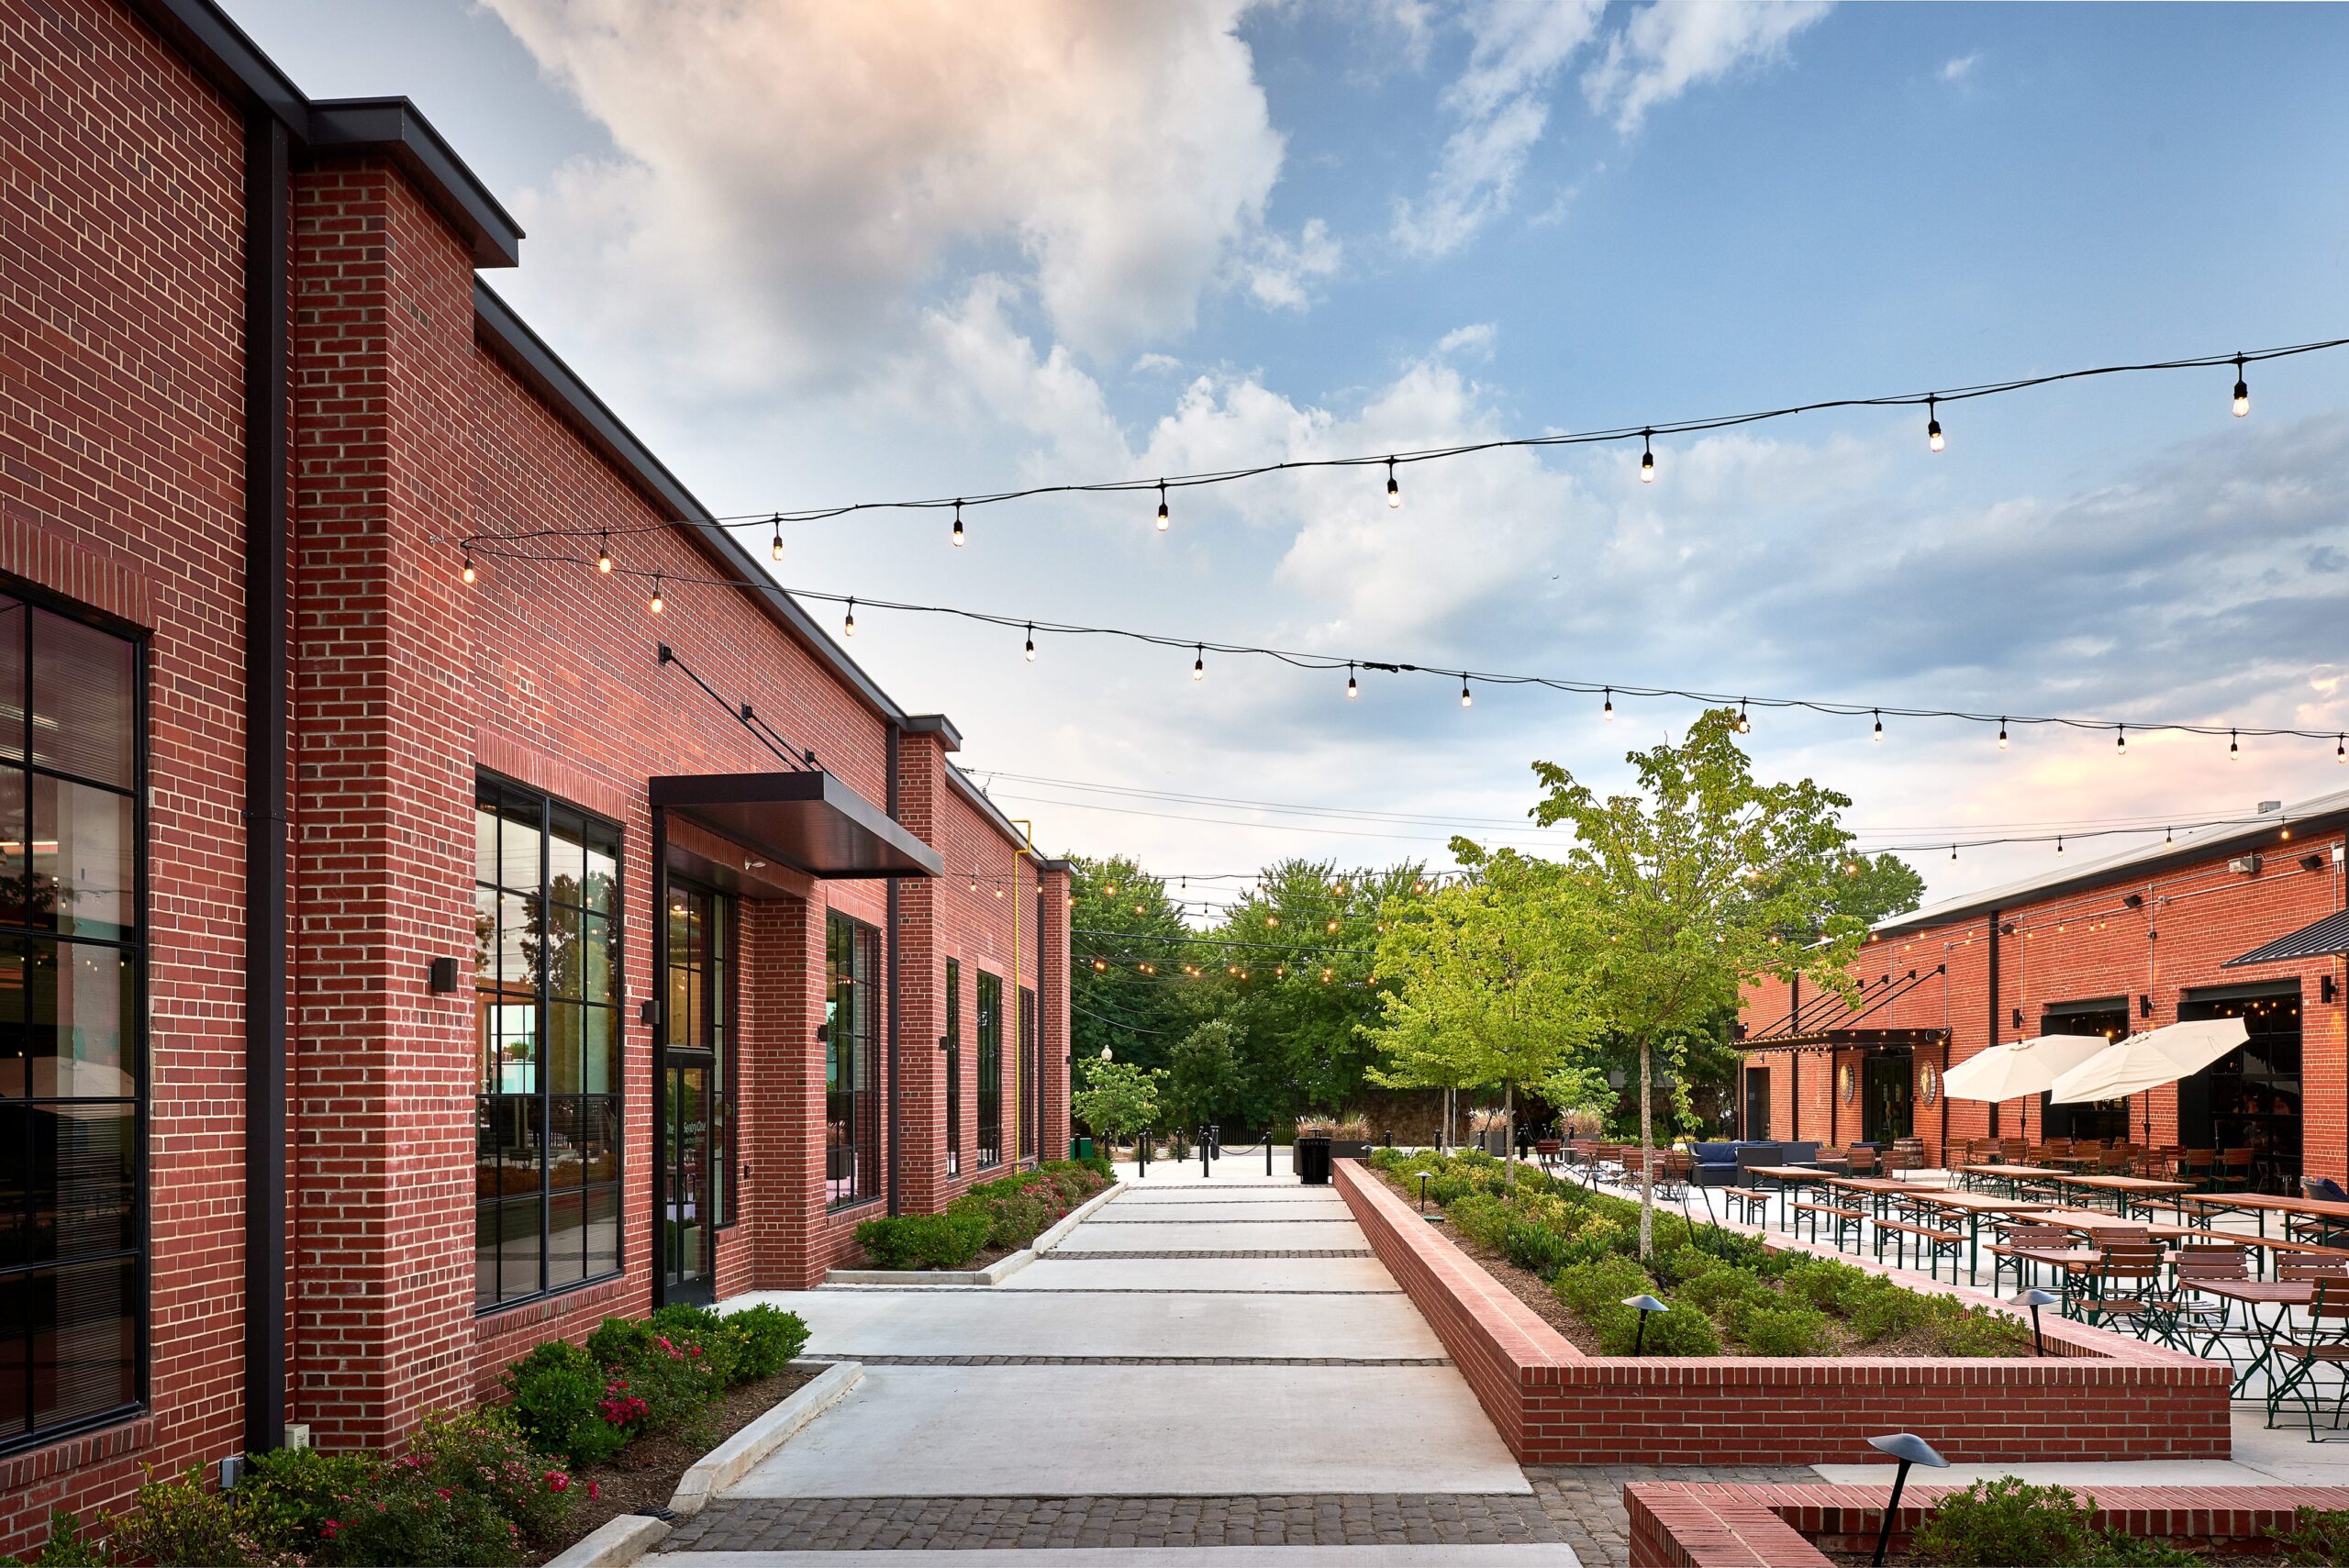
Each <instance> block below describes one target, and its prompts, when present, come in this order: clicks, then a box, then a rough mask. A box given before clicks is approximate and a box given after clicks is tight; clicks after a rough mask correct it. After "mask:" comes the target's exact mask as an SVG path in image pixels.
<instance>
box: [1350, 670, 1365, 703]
mask: <svg viewBox="0 0 2349 1568" xmlns="http://www.w3.org/2000/svg"><path fill="white" fill-rule="evenodd" d="M1361 696H1362V687H1361V686H1360V685H1359V684H1357V683H1356V682H1355V680H1354V667H1353V665H1352V664H1348V665H1347V666H1346V700H1347V701H1348V702H1354V701H1357V700H1358V699H1360V697H1361Z"/></svg>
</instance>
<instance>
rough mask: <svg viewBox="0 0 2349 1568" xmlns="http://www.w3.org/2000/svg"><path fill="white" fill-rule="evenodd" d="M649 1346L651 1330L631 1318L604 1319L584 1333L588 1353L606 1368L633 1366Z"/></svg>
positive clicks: (642, 1357) (598, 1364) (597, 1363)
mask: <svg viewBox="0 0 2349 1568" xmlns="http://www.w3.org/2000/svg"><path fill="white" fill-rule="evenodd" d="M651 1346H652V1329H651V1327H650V1326H648V1325H646V1324H644V1323H640V1322H639V1321H637V1320H636V1319H635V1318H605V1319H604V1320H603V1321H602V1322H601V1323H599V1324H597V1325H596V1331H595V1332H594V1333H592V1334H590V1335H588V1336H587V1353H588V1354H589V1355H590V1356H592V1357H594V1358H595V1362H596V1365H597V1366H600V1367H604V1368H606V1369H607V1370H608V1369H610V1368H612V1367H625V1366H634V1365H635V1364H636V1363H637V1362H640V1361H642V1360H643V1359H644V1357H645V1354H646V1352H647V1351H650V1350H651Z"/></svg>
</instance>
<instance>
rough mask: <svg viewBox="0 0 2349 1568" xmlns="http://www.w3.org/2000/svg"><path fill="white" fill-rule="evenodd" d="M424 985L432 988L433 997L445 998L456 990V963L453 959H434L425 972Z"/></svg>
mask: <svg viewBox="0 0 2349 1568" xmlns="http://www.w3.org/2000/svg"><path fill="white" fill-rule="evenodd" d="M425 984H428V985H429V986H430V987H431V988H432V993H433V995H437V996H446V995H451V993H453V992H454V991H455V990H456V989H457V961H456V960H455V959H453V958H436V959H434V960H433V961H432V963H431V965H430V967H429V969H427V970H426V972H425Z"/></svg>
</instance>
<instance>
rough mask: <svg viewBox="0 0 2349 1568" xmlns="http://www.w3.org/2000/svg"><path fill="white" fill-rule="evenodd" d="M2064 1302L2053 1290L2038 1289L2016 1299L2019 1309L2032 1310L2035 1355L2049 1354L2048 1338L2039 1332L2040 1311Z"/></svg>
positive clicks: (2032, 1339)
mask: <svg viewBox="0 0 2349 1568" xmlns="http://www.w3.org/2000/svg"><path fill="white" fill-rule="evenodd" d="M2063 1300H2064V1298H2063V1297H2062V1296H2058V1295H2056V1294H2055V1293H2054V1291H2052V1290H2037V1289H2032V1290H2027V1291H2024V1292H2023V1293H2022V1294H2021V1296H2016V1297H2015V1305H2016V1306H2017V1307H2030V1308H2031V1347H2032V1354H2033V1355H2041V1356H2043V1355H2045V1354H2046V1353H2047V1339H2046V1336H2044V1335H2043V1334H2042V1333H2040V1331H2039V1309H2040V1308H2041V1307H2056V1306H2060V1305H2061V1304H2062V1303H2063Z"/></svg>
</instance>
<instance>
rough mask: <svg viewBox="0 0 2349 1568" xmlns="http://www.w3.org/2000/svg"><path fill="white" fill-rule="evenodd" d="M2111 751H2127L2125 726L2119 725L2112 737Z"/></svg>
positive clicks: (2127, 730) (2127, 732) (2127, 738)
mask: <svg viewBox="0 0 2349 1568" xmlns="http://www.w3.org/2000/svg"><path fill="white" fill-rule="evenodd" d="M2112 749H2113V750H2114V751H2123V752H2125V751H2128V750H2129V727H2128V726H2127V725H2125V724H2124V725H2121V727H2120V729H2119V731H2118V732H2117V733H2116V734H2115V735H2114V736H2113V738H2112Z"/></svg>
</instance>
